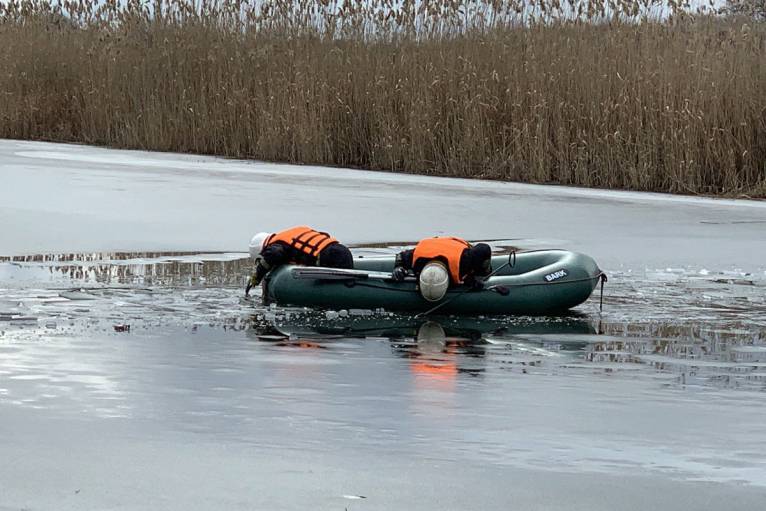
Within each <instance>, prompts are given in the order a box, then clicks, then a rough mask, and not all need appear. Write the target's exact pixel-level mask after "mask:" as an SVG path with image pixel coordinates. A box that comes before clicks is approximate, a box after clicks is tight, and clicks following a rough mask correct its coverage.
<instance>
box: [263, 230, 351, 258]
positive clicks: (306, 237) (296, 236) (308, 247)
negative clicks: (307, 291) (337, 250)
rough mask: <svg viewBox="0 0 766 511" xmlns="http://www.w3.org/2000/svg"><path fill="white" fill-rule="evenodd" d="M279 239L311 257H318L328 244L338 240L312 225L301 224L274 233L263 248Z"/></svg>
mask: <svg viewBox="0 0 766 511" xmlns="http://www.w3.org/2000/svg"><path fill="white" fill-rule="evenodd" d="M277 241H281V242H282V243H286V244H287V245H290V246H291V247H293V248H294V249H296V250H300V251H301V252H303V253H304V254H306V255H309V256H311V257H318V256H319V252H321V251H322V250H323V249H324V248H325V247H326V246H327V245H330V244H331V243H337V241H338V240H336V239H335V238H333V237H332V236H330V235H329V234H327V233H326V232H319V231H315V230H314V229H312V228H311V227H306V226H305V225H301V226H298V227H293V228H292V229H287V230H286V231H282V232H277V233H275V234H272V235H271V236H269V237H268V238H266V243H264V244H263V248H266V247H268V246H269V245H271V244H272V243H276V242H277Z"/></svg>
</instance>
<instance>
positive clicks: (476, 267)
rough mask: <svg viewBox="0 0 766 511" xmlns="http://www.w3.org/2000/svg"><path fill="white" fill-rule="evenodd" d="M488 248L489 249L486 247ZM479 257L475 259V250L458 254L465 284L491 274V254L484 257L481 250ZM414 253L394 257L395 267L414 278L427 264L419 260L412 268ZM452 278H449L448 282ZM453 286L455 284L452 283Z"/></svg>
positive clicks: (407, 252)
mask: <svg viewBox="0 0 766 511" xmlns="http://www.w3.org/2000/svg"><path fill="white" fill-rule="evenodd" d="M487 248H489V247H487ZM479 252H482V255H481V257H476V250H473V249H470V248H466V249H464V250H463V253H462V254H460V276H461V277H462V278H463V280H464V281H465V283H466V284H468V285H471V284H472V283H473V282H474V280H475V278H476V277H486V276H487V275H489V274H490V273H491V272H492V266H491V264H490V263H491V258H492V253H491V251H488V252H487V254H488V256H485V254H484V253H483V251H482V250H480V251H479ZM414 253H415V249H414V248H413V249H410V250H405V251H403V252H399V254H397V256H396V266H401V267H402V268H404V269H405V270H408V271H411V272H413V273H414V274H415V276H417V275H419V274H420V272H421V271H423V267H424V266H425V265H426V264H427V263H428V262H429V260H428V259H421V260H419V261H418V264H416V265H415V267H414V268H413V266H412V256H413V254H414ZM451 280H452V278H451V277H450V281H451ZM452 284H453V285H454V284H455V283H454V282H452Z"/></svg>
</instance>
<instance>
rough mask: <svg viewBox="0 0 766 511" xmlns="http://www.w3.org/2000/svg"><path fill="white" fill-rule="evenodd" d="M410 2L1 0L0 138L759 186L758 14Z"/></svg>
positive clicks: (764, 77) (765, 120)
mask: <svg viewBox="0 0 766 511" xmlns="http://www.w3.org/2000/svg"><path fill="white" fill-rule="evenodd" d="M423 5H424V4H422V3H420V4H415V3H411V2H408V1H405V2H404V3H403V4H402V3H399V4H395V3H393V2H391V1H389V0H370V1H367V2H361V1H359V2H356V1H354V2H345V5H340V4H336V3H331V2H324V3H322V4H319V3H317V4H314V3H313V2H308V1H304V0H300V1H298V2H292V3H291V2H285V1H280V0H277V1H267V2H261V3H259V4H257V5H256V4H253V5H251V4H247V3H244V2H237V1H233V0H232V1H224V2H202V4H200V2H196V3H194V4H192V3H191V2H187V1H185V0H161V1H159V2H154V5H153V6H150V4H145V3H141V2H136V1H131V2H128V3H127V4H124V3H123V5H120V4H117V3H116V2H111V3H110V2H107V3H99V2H96V1H90V0H83V1H81V2H79V3H73V4H71V5H69V4H66V5H64V6H63V10H65V11H66V16H62V15H61V14H59V13H57V11H56V7H55V6H53V7H52V6H51V4H49V3H47V2H22V3H16V4H14V3H13V2H12V3H11V4H5V6H2V5H0V137H7V138H20V139H45V140H57V141H74V142H84V143H89V144H103V145H109V146H116V147H128V148H141V149H152V150H166V151H181V152H195V153H205V154H217V155H224V156H231V157H244V158H257V159H265V160H274V161H290V162H301V163H313V164H327V165H341V166H358V167H364V168H370V169H381V170H390V171H399V172H414V173H424V174H435V175H447V176H461V177H481V178H492V179H507V180H515V181H528V182H537V183H551V182H553V183H561V184H571V185H583V186H595V187H604V188H625V189H634V190H653V191H664V192H676V193H703V194H726V195H738V194H739V195H742V194H747V195H750V196H760V197H764V196H766V60H765V59H766V57H765V55H766V27H764V25H763V24H761V23H753V22H752V21H748V22H747V23H745V22H744V21H743V20H741V19H740V20H736V19H721V18H718V17H713V16H684V15H682V14H680V13H678V12H676V14H675V15H674V16H672V17H671V18H670V19H669V20H666V21H663V22H658V21H647V20H643V21H641V20H640V19H639V17H640V16H641V15H642V14H646V11H645V10H642V7H641V6H642V5H644V6H646V5H648V4H637V3H620V4H611V5H612V8H611V10H608V5H607V4H606V3H604V4H603V5H602V4H601V3H594V2H590V3H579V2H573V3H572V4H571V6H569V4H567V6H564V7H562V6H561V5H560V4H558V3H556V4H543V3H539V2H538V3H536V4H535V6H536V7H535V9H532V8H530V7H525V4H521V3H519V4H511V3H507V2H490V1H489V0H478V1H477V0H465V1H456V2H451V3H450V2H446V1H441V2H431V3H426V4H425V5H426V7H428V9H424V10H423V9H421V10H418V7H421V6H423ZM555 5H558V10H556V7H555ZM541 6H542V7H541ZM578 6H579V7H580V11H579V14H576V15H574V16H573V15H572V13H573V12H574V13H576V12H577V11H578ZM599 6H600V9H601V10H599ZM339 7H343V10H342V12H341V11H340V10H339ZM672 7H673V5H671V8H672ZM312 9H313V11H312ZM429 9H430V10H429ZM616 11H619V19H616V17H615V13H616ZM158 13H159V14H160V15H157V14H158ZM562 13H564V14H565V15H562Z"/></svg>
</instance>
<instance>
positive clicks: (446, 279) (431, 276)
mask: <svg viewBox="0 0 766 511" xmlns="http://www.w3.org/2000/svg"><path fill="white" fill-rule="evenodd" d="M394 266H395V267H394V272H393V277H394V279H395V280H400V281H401V280H404V278H405V277H406V275H407V273H408V272H410V271H411V272H412V273H414V274H415V276H416V277H418V281H419V286H420V292H421V294H422V295H423V297H424V298H426V299H427V300H430V301H437V300H440V299H441V298H442V297H443V296H444V293H446V291H447V288H448V287H454V286H458V285H461V284H465V285H468V286H471V287H474V288H477V289H481V287H482V286H483V283H482V280H481V277H486V276H487V275H489V274H490V273H491V272H492V249H491V248H490V246H489V245H487V244H486V243H477V244H476V245H471V244H470V243H468V242H467V241H465V240H463V239H460V238H454V237H444V238H426V239H423V240H420V242H419V243H418V244H417V245H416V246H415V248H413V249H410V250H405V251H403V252H400V253H399V254H397V256H396V263H395V265H394Z"/></svg>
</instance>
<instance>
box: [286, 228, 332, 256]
mask: <svg viewBox="0 0 766 511" xmlns="http://www.w3.org/2000/svg"><path fill="white" fill-rule="evenodd" d="M306 234H309V233H303V234H301V235H300V236H296V237H295V238H293V247H295V248H296V249H298V250H300V251H301V252H306V251H305V250H304V248H307V249H308V250H309V251H308V255H310V256H313V257H316V256H317V255H318V252H319V245H321V244H322V242H324V241H325V240H327V239H329V238H330V235H329V234H327V233H326V232H319V231H314V233H313V234H312V235H311V236H309V237H308V238H307V239H301V238H302V237H303V236H306ZM317 237H319V241H317V242H315V243H311V242H312V241H313V240H314V239H315V238H317Z"/></svg>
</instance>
